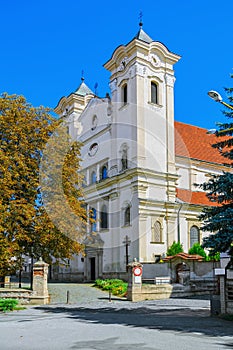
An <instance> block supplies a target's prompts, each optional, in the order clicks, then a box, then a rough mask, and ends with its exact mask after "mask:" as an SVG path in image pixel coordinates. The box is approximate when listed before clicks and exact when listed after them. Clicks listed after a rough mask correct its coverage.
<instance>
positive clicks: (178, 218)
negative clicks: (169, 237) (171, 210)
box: [177, 203, 183, 243]
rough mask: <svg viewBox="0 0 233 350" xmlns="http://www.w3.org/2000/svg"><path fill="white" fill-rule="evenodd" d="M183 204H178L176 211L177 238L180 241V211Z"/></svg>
mask: <svg viewBox="0 0 233 350" xmlns="http://www.w3.org/2000/svg"><path fill="white" fill-rule="evenodd" d="M182 206H183V203H181V204H180V206H179V209H178V211H177V240H178V242H179V243H180V211H181V208H182Z"/></svg>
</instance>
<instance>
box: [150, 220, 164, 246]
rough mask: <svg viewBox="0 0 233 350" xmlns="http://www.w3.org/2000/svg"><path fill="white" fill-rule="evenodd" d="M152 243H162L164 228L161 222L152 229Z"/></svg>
mask: <svg viewBox="0 0 233 350" xmlns="http://www.w3.org/2000/svg"><path fill="white" fill-rule="evenodd" d="M151 242H153V243H160V242H162V226H161V223H160V222H159V221H156V222H155V223H154V225H153V227H152V232H151Z"/></svg>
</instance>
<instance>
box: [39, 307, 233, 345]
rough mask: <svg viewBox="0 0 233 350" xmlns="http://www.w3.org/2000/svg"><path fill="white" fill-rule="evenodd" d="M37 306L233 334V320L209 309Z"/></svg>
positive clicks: (91, 317) (103, 319)
mask: <svg viewBox="0 0 233 350" xmlns="http://www.w3.org/2000/svg"><path fill="white" fill-rule="evenodd" d="M36 309H40V310H42V311H44V312H46V313H51V314H59V313H61V314H63V316H64V317H68V318H72V319H77V320H79V321H82V322H87V323H89V322H91V323H96V324H98V323H99V324H112V325H114V324H118V325H124V326H130V327H143V328H145V327H146V328H148V329H157V330H160V331H167V330H173V331H176V332H182V333H199V334H204V335H208V336H212V337H218V336H232V334H233V322H232V321H227V320H224V319H220V318H217V317H211V316H210V315H209V311H207V310H192V309H190V308H183V309H178V308H177V309H172V310H171V309H162V308H157V309H151V308H147V307H139V308H134V309H129V308H119V309H114V308H112V307H109V308H108V307H104V308H100V309H98V308H96V309H95V308H91V307H90V308H89V307H75V306H72V307H69V306H53V307H49V306H39V307H36ZM228 346H229V345H228Z"/></svg>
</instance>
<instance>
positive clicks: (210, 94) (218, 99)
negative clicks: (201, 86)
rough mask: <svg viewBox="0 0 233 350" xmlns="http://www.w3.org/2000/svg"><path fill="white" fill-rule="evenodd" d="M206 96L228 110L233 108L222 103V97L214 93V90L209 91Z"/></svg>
mask: <svg viewBox="0 0 233 350" xmlns="http://www.w3.org/2000/svg"><path fill="white" fill-rule="evenodd" d="M208 95H209V97H210V98H212V100H214V101H216V102H220V103H221V104H222V105H224V106H226V107H228V108H230V109H233V106H231V105H229V104H228V103H226V102H224V101H223V100H222V96H221V95H220V93H218V92H217V91H214V90H210V91H209V92H208Z"/></svg>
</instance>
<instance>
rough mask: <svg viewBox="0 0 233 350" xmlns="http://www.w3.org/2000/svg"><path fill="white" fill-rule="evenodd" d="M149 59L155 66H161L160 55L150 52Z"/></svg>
mask: <svg viewBox="0 0 233 350" xmlns="http://www.w3.org/2000/svg"><path fill="white" fill-rule="evenodd" d="M148 61H149V62H150V63H151V64H152V66H154V67H160V66H161V61H160V58H159V56H157V55H155V54H154V53H150V54H149V55H148Z"/></svg>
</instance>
